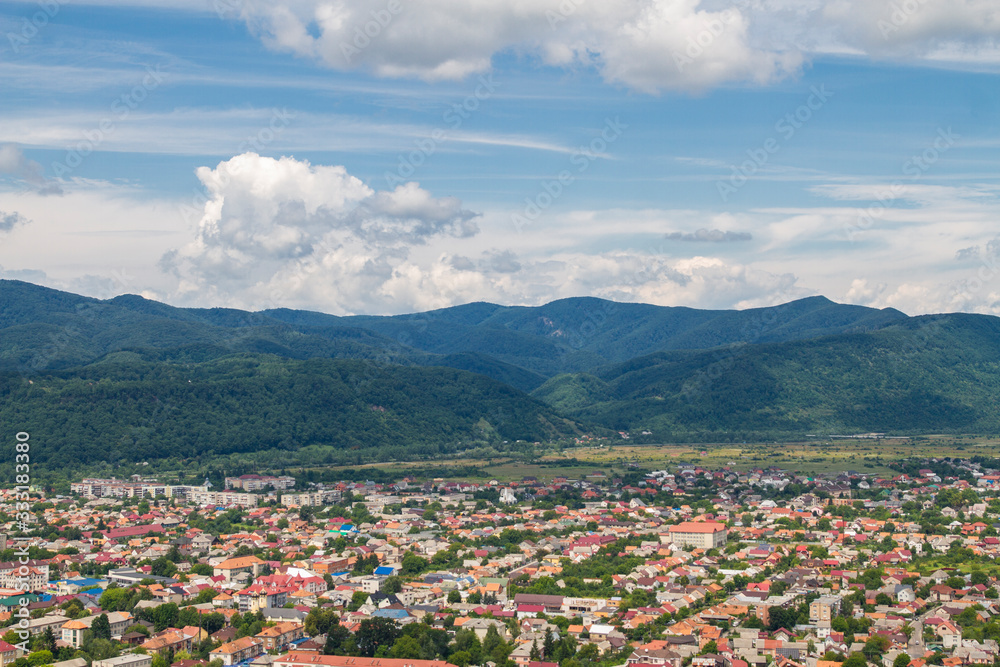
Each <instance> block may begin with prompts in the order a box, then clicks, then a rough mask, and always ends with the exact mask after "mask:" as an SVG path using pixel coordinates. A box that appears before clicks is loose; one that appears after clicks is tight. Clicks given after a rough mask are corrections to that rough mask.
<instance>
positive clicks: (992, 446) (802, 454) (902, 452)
mask: <svg viewBox="0 0 1000 667" xmlns="http://www.w3.org/2000/svg"><path fill="white" fill-rule="evenodd" d="M997 451H1000V440H998V439H990V438H984V437H977V438H969V437H967V438H960V437H954V436H921V437H917V438H911V439H899V440H891V439H883V440H859V439H847V438H845V439H837V440H826V439H822V440H821V439H817V440H815V441H806V442H796V443H756V444H743V445H733V444H717V445H711V444H707V445H706V444H699V445H690V444H684V445H669V444H668V445H634V444H628V443H626V442H621V443H620V444H618V443H611V444H608V443H605V444H604V446H597V447H594V446H588V447H572V448H567V449H564V450H562V451H559V452H556V451H553V450H549V451H548V452H547V453H544V454H543V455H541V456H539V457H536V458H535V459H534V460H533V461H531V462H526V461H523V460H518V459H515V458H513V457H497V458H494V459H490V460H488V461H486V460H478V459H472V458H468V457H462V458H454V459H442V460H437V461H414V462H399V461H394V462H390V463H371V464H366V465H362V466H354V467H350V469H351V470H358V469H378V470H382V471H384V472H386V473H389V474H391V475H393V476H395V477H398V478H403V477H405V476H407V475H413V476H414V477H416V478H418V479H421V480H426V479H434V478H439V477H440V478H442V479H450V480H455V481H461V479H465V478H458V477H454V473H453V469H454V468H458V467H474V468H478V469H480V470H482V471H483V473H484V476H483V477H479V478H476V479H474V480H470V481H484V480H486V481H488V480H492V479H495V480H497V481H498V482H501V483H504V482H511V481H519V480H521V479H522V478H524V477H527V476H532V477H537V478H538V479H540V480H543V481H550V480H552V479H553V478H555V477H568V478H571V479H581V478H583V477H586V476H587V475H590V474H592V473H594V472H597V471H600V472H604V473H605V474H607V475H609V476H611V475H615V476H618V475H621V474H623V473H625V472H628V471H634V470H659V469H663V468H670V467H673V466H676V465H677V464H679V463H692V464H696V465H701V466H706V467H708V468H712V469H719V468H722V467H723V466H729V467H731V468H733V469H735V470H748V469H751V468H766V467H769V466H776V467H778V468H781V469H784V470H789V471H793V472H796V473H801V474H806V475H823V474H831V473H839V472H845V471H848V470H855V471H858V472H864V473H869V474H882V475H889V474H892V473H893V471H892V470H891V469H890V468H888V467H886V464H887V463H891V462H892V461H898V460H900V459H905V458H911V457H920V458H924V457H937V458H943V457H960V458H971V457H973V456H976V455H983V456H990V457H993V456H996V452H997ZM315 468H316V469H320V468H322V469H324V470H338V469H341V470H347V469H348V468H347V467H327V466H316V467H315ZM298 469H299V468H298V467H297V466H294V467H293V468H292V469H290V470H289V472H291V473H292V474H295V471H296V470H298ZM449 469H452V470H449ZM188 472H191V471H188ZM261 472H263V470H261Z"/></svg>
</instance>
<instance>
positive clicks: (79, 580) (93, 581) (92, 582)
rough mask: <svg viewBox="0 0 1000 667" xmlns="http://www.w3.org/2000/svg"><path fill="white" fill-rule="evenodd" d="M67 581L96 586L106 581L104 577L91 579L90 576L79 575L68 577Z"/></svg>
mask: <svg viewBox="0 0 1000 667" xmlns="http://www.w3.org/2000/svg"><path fill="white" fill-rule="evenodd" d="M66 581H68V582H71V583H74V584H76V585H77V586H96V585H99V584H103V583H106V582H105V581H104V580H103V579H91V578H89V577H77V578H75V579H67V580H66Z"/></svg>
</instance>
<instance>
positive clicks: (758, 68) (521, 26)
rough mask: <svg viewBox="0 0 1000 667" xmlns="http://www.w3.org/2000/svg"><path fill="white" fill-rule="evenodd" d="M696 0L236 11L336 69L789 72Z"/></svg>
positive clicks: (656, 86) (657, 83)
mask: <svg viewBox="0 0 1000 667" xmlns="http://www.w3.org/2000/svg"><path fill="white" fill-rule="evenodd" d="M702 4H703V3H702V2H701V1H700V0H673V1H670V2H667V1H665V0H653V1H650V0H602V1H601V2H584V1H582V0H580V1H572V0H532V1H530V2H510V1H509V0H481V1H479V2H474V3H469V2H460V1H458V0H351V1H350V2H348V1H346V0H334V1H332V2H331V1H329V0H322V1H320V0H284V1H282V2H274V1H273V0H245V1H244V3H243V4H242V9H241V12H242V18H243V20H244V21H245V22H246V24H247V26H248V27H249V28H250V29H251V30H252V31H254V32H255V33H257V34H258V35H259V36H260V37H261V39H263V41H264V42H265V43H266V44H267V45H268V46H270V47H271V48H274V49H277V50H281V51H287V52H291V53H295V54H297V55H300V56H304V57H308V58H314V59H318V60H320V61H321V62H323V63H325V64H326V65H328V66H330V67H333V68H336V69H342V70H345V69H354V68H363V69H367V70H369V71H372V72H373V73H375V74H376V75H379V76H389V77H418V78H422V79H426V80H441V79H461V78H464V77H466V76H468V75H470V74H472V73H476V72H483V71H485V70H487V69H489V67H490V64H491V61H492V58H493V56H494V55H495V54H497V53H499V52H502V51H507V50H516V51H520V52H522V53H526V54H531V55H532V56H536V57H538V58H540V59H541V60H542V61H543V62H544V63H546V64H549V65H555V66H566V67H577V66H587V67H590V66H592V67H596V68H597V69H598V70H599V71H600V72H601V73H602V75H603V76H604V77H605V78H606V79H607V80H608V81H613V82H618V83H623V84H625V85H627V86H630V87H633V88H636V89H639V90H644V91H649V92H654V91H659V90H664V89H703V88H706V87H708V86H712V85H715V84H718V83H723V82H727V81H744V80H745V81H755V82H758V83H767V82H769V81H772V80H774V79H776V78H780V77H781V76H784V75H785V74H787V73H789V72H792V71H795V70H796V69H797V68H798V67H799V65H800V64H801V62H802V57H801V55H800V54H799V53H798V51H797V50H796V49H794V48H790V49H775V48H760V47H754V46H752V45H751V38H750V19H749V17H748V12H747V11H746V8H745V7H746V5H745V3H742V4H743V8H738V7H724V8H720V9H718V10H711V9H706V8H703V7H702V6H701V5H702Z"/></svg>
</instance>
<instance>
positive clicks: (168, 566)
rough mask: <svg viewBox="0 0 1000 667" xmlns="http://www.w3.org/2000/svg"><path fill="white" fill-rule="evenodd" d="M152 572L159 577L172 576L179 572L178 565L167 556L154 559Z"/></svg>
mask: <svg viewBox="0 0 1000 667" xmlns="http://www.w3.org/2000/svg"><path fill="white" fill-rule="evenodd" d="M150 573H151V574H154V575H156V576H157V577H172V576H174V575H175V574H176V573H177V566H176V565H174V563H173V561H170V560H169V559H167V557H166V556H160V557H159V558H157V559H156V560H154V561H153V565H152V569H151V570H150Z"/></svg>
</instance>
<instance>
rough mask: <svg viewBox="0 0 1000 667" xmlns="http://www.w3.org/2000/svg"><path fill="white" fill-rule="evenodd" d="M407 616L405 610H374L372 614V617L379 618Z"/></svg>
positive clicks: (407, 613)
mask: <svg viewBox="0 0 1000 667" xmlns="http://www.w3.org/2000/svg"><path fill="white" fill-rule="evenodd" d="M409 615H410V614H409V612H407V611H406V610H405V609H376V610H375V611H373V612H372V616H378V617H380V618H406V617H408V616H409Z"/></svg>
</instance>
